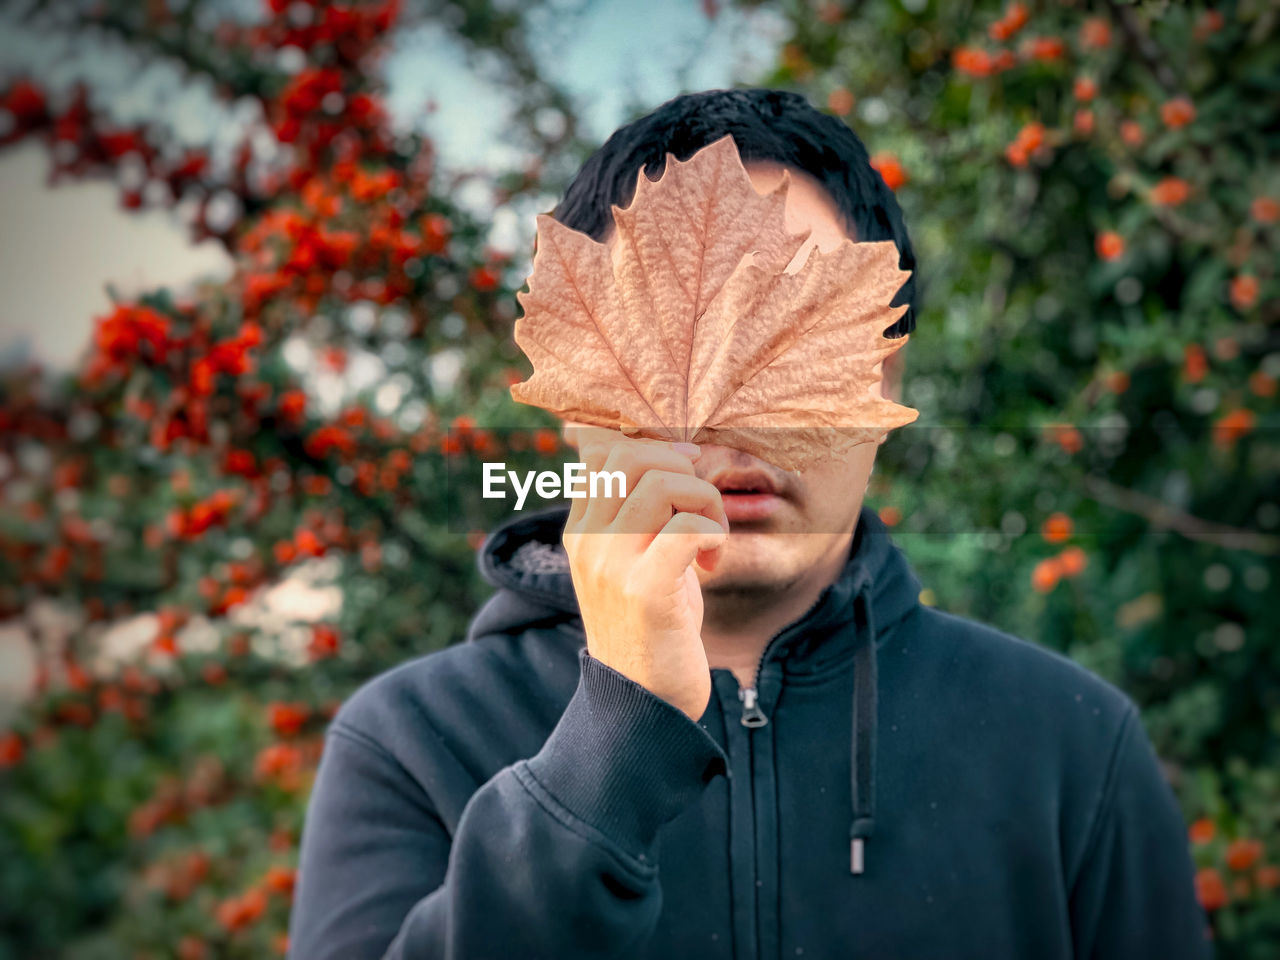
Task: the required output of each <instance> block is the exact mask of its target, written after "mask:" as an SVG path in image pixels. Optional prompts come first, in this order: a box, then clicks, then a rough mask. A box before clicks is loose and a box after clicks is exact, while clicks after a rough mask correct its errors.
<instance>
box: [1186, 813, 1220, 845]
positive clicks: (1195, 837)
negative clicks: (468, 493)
mask: <svg viewBox="0 0 1280 960" xmlns="http://www.w3.org/2000/svg"><path fill="white" fill-rule="evenodd" d="M1217 832H1218V825H1217V824H1216V823H1214V822H1213V821H1212V820H1210V819H1209V818H1208V817H1201V818H1200V819H1199V820H1195V821H1193V822H1192V824H1191V826H1190V827H1189V828H1188V829H1187V836H1188V837H1190V839H1191V842H1192V843H1193V844H1195V845H1196V846H1198V847H1199V846H1203V845H1204V844H1206V843H1208V842H1209V841H1210V840H1212V839H1213V838H1214V835H1215V834H1216V833H1217Z"/></svg>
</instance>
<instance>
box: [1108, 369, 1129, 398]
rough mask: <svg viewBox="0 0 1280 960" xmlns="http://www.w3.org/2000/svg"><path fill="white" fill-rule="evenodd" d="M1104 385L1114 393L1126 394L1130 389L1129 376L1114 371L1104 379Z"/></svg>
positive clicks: (1119, 371)
mask: <svg viewBox="0 0 1280 960" xmlns="http://www.w3.org/2000/svg"><path fill="white" fill-rule="evenodd" d="M1103 383H1104V384H1106V387H1107V389H1108V390H1110V391H1111V392H1112V393H1124V392H1125V391H1126V390H1128V389H1129V374H1127V373H1125V372H1124V371H1123V370H1112V371H1111V372H1110V373H1108V374H1107V375H1106V377H1104V378H1103Z"/></svg>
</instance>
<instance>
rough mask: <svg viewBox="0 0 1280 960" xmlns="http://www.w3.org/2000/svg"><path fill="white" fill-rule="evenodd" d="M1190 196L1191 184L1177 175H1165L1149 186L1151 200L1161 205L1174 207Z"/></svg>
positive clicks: (1184, 201)
mask: <svg viewBox="0 0 1280 960" xmlns="http://www.w3.org/2000/svg"><path fill="white" fill-rule="evenodd" d="M1189 196H1191V184H1189V183H1187V181H1185V180H1183V179H1181V178H1179V177H1165V178H1164V179H1163V180H1161V181H1160V182H1159V183H1157V184H1156V185H1155V186H1154V187H1152V188H1151V202H1152V203H1154V204H1157V205H1159V206H1162V207H1176V206H1180V205H1181V204H1183V203H1186V202H1187V197H1189Z"/></svg>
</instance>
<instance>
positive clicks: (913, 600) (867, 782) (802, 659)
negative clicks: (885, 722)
mask: <svg viewBox="0 0 1280 960" xmlns="http://www.w3.org/2000/svg"><path fill="white" fill-rule="evenodd" d="M568 516H569V510H568V508H567V507H557V508H553V509H550V510H543V511H540V512H537V513H531V514H528V515H525V516H521V517H517V518H515V519H512V520H509V521H507V522H506V523H504V524H502V525H501V526H499V527H498V528H497V529H495V530H494V531H493V533H491V534H490V535H489V537H488V538H487V539H486V540H485V543H484V546H483V547H482V548H481V550H480V554H479V557H478V562H479V566H480V572H481V573H482V574H483V575H484V577H485V579H486V580H488V581H489V583H491V584H493V585H494V586H495V587H497V588H498V592H497V593H496V594H495V595H494V596H493V597H492V598H490V599H489V601H488V602H487V603H486V604H485V605H484V606H483V607H482V608H481V610H480V612H479V613H478V614H477V615H476V617H475V619H474V621H472V624H471V629H470V630H469V631H468V635H467V638H468V639H469V640H470V639H474V638H476V637H478V636H483V635H485V634H492V633H514V632H519V631H521V630H524V629H529V628H532V627H552V626H555V625H557V624H561V623H565V622H567V621H573V620H576V619H577V618H578V601H577V598H576V597H575V595H574V592H573V581H572V579H571V577H570V575H569V560H568V556H567V555H566V554H565V552H564V548H563V547H562V546H561V544H560V536H561V533H562V532H563V530H564V525H565V522H566V521H567V519H568ZM919 596H920V581H919V580H918V579H917V578H916V575H915V573H914V572H913V571H912V570H911V567H910V565H909V564H908V563H907V560H906V557H904V556H903V555H902V551H901V550H899V549H898V548H897V546H896V545H895V544H894V543H893V542H892V540H891V539H890V537H889V530H888V528H887V527H886V526H885V524H884V522H883V521H882V520H881V519H880V517H879V516H878V515H877V514H876V512H875V511H874V510H872V509H870V508H869V507H865V506H864V507H863V508H862V512H861V514H860V515H859V518H858V524H857V527H856V529H855V533H854V537H853V542H852V544H851V545H850V549H849V556H848V559H847V560H846V561H845V565H844V568H843V569H842V570H841V572H840V575H839V576H838V577H836V579H835V581H834V582H832V583H831V584H830V586H828V587H827V588H826V589H825V590H823V592H822V594H821V595H820V596H819V597H818V600H817V601H816V602H815V603H814V605H813V606H812V607H810V609H809V611H808V612H807V613H805V615H804V616H803V617H801V618H800V619H799V620H797V621H795V622H794V623H792V624H791V625H790V626H788V627H787V628H786V629H784V630H782V631H781V632H780V633H778V634H777V635H776V636H775V637H774V638H773V639H772V640H770V642H769V644H768V646H767V647H766V648H765V651H764V655H763V657H762V658H761V662H762V663H764V662H766V661H772V660H781V661H782V664H783V669H784V670H785V671H787V672H789V673H815V672H818V671H821V670H824V669H825V668H827V667H828V666H831V665H832V664H834V663H835V662H837V661H845V660H848V659H852V660H853V663H854V684H853V700H852V704H851V707H850V714H851V718H850V726H851V731H852V736H851V741H850V749H849V759H850V764H849V766H850V771H851V777H852V784H851V786H852V804H851V806H852V809H851V812H850V821H849V871H850V873H853V874H854V875H859V874H861V873H863V870H864V865H865V857H866V844H867V841H868V840H869V838H870V837H871V835H872V833H874V831H875V749H876V734H877V710H876V702H877V699H878V688H877V682H878V681H877V669H876V651H877V648H878V647H879V646H880V645H881V644H882V643H884V640H885V636H886V634H887V633H888V631H887V630H886V628H887V627H890V626H891V625H893V624H895V623H896V622H897V621H899V620H901V619H903V618H904V617H905V616H906V615H907V614H909V613H910V612H911V611H912V610H913V609H915V607H916V605H917V604H918V603H919ZM850 624H853V625H854V627H855V629H853V630H850V629H848V627H849V625H850ZM760 716H763V715H762V714H761V715H760ZM752 722H753V723H755V722H760V721H757V720H753V721H752ZM763 722H767V720H764V721H763ZM743 723H744V724H747V716H746V714H744V718H743ZM748 725H752V724H748Z"/></svg>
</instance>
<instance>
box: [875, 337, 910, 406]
mask: <svg viewBox="0 0 1280 960" xmlns="http://www.w3.org/2000/svg"><path fill="white" fill-rule="evenodd" d="M906 366H907V348H906V345H905V344H904V345H903V346H901V347H899V348H898V349H897V350H895V351H894V352H893V353H891V354H889V356H887V357H885V358H884V365H883V366H882V367H881V377H880V395H881V396H883V397H885V398H887V399H889V400H892V401H893V402H894V403H901V402H902V375H903V372H904V371H905V369H906Z"/></svg>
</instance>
